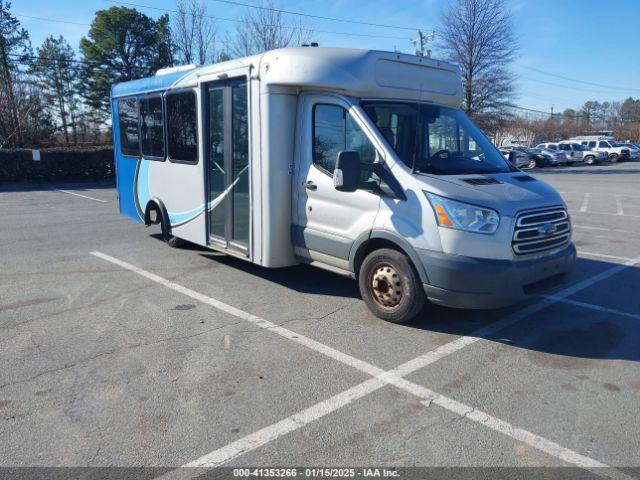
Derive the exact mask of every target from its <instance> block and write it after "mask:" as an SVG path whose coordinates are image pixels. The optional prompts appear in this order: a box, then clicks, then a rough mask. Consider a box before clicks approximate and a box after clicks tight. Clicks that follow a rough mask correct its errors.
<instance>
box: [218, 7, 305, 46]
mask: <svg viewBox="0 0 640 480" xmlns="http://www.w3.org/2000/svg"><path fill="white" fill-rule="evenodd" d="M256 7H257V8H255V9H251V10H248V11H247V12H246V13H245V14H244V16H243V17H242V20H241V21H240V23H239V24H238V26H237V28H236V31H235V35H234V36H233V37H230V38H228V42H227V43H228V53H229V54H230V55H231V56H234V57H246V56H249V55H255V54H257V53H261V52H266V51H267V50H273V49H275V48H284V47H290V46H299V45H302V44H304V43H309V41H310V38H311V32H310V31H309V30H308V29H306V28H305V27H304V26H302V25H301V24H300V23H297V24H291V23H287V22H286V21H285V19H284V18H283V13H282V11H280V10H278V9H277V8H275V7H274V4H273V2H272V1H271V0H269V1H268V2H266V3H264V2H263V3H261V4H259V5H257V6H256Z"/></svg>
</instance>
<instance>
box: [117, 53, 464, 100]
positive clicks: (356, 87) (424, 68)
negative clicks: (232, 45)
mask: <svg viewBox="0 0 640 480" xmlns="http://www.w3.org/2000/svg"><path fill="white" fill-rule="evenodd" d="M242 69H251V70H252V76H254V77H255V76H258V77H259V78H260V81H261V85H262V88H263V89H267V88H269V87H270V86H282V87H295V88H308V89H320V90H329V91H338V92H342V93H345V94H347V95H351V96H355V97H359V98H398V99H411V100H422V101H428V102H433V103H438V104H444V105H450V106H453V107H458V106H459V105H460V103H461V101H462V84H461V77H460V72H459V70H458V67H457V66H455V65H452V64H450V63H447V62H444V61H441V60H436V59H432V58H426V57H417V56H414V55H407V54H404V53H397V52H383V51H376V50H359V49H348V48H330V47H294V48H283V49H278V50H271V51H268V52H265V53H263V54H260V55H255V56H251V57H245V58H239V59H234V60H230V61H228V62H221V63H217V64H213V65H207V66H202V67H197V68H192V69H189V70H186V71H175V70H176V69H169V73H166V74H161V72H159V74H158V75H156V76H154V77H149V78H144V79H140V80H134V81H131V82H125V83H121V84H117V85H114V87H113V89H112V96H113V97H120V96H126V95H134V94H139V93H145V92H151V91H164V90H168V89H172V88H184V87H193V86H196V85H197V84H198V81H199V79H200V78H204V77H211V79H215V78H216V75H217V76H218V77H219V76H221V75H223V74H228V76H229V77H232V76H233V74H232V73H231V72H232V71H234V70H235V71H239V70H242ZM178 70H179V69H178Z"/></svg>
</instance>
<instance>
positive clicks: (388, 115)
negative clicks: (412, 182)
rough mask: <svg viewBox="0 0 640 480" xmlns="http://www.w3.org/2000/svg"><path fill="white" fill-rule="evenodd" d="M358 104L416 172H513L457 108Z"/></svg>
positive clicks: (384, 102) (376, 102)
mask: <svg viewBox="0 0 640 480" xmlns="http://www.w3.org/2000/svg"><path fill="white" fill-rule="evenodd" d="M362 108H363V109H364V111H365V112H366V113H367V115H368V116H369V118H371V121H372V122H373V123H375V124H376V126H377V127H378V130H379V131H380V133H381V134H382V136H384V138H385V139H386V140H387V142H389V144H390V145H391V147H393V149H394V150H395V152H396V153H397V155H398V157H400V159H401V160H402V161H403V162H404V163H405V164H406V165H407V166H408V167H410V168H412V170H413V171H415V172H422V173H430V174H435V175H463V174H482V173H507V172H512V171H515V170H517V169H516V168H515V167H513V166H512V165H510V164H509V163H508V162H507V161H506V159H505V158H504V157H503V156H502V155H501V154H500V152H499V151H498V150H497V149H496V148H495V147H494V146H493V145H492V144H491V142H490V141H489V139H488V138H487V137H486V136H485V135H484V134H483V133H482V132H481V131H480V129H479V128H478V127H477V126H476V125H474V123H473V122H472V121H471V120H469V118H468V117H467V116H466V115H465V114H464V113H463V112H462V111H460V110H456V109H453V108H446V107H438V106H434V105H425V104H419V103H402V102H386V101H369V102H363V103H362Z"/></svg>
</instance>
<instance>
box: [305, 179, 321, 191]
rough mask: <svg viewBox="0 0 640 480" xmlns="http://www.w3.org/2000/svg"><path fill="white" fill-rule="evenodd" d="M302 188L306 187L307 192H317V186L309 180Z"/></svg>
mask: <svg viewBox="0 0 640 480" xmlns="http://www.w3.org/2000/svg"><path fill="white" fill-rule="evenodd" d="M304 186H305V187H307V190H313V191H314V192H315V191H316V190H318V186H317V185H316V184H315V183H314V182H312V181H311V180H309V181H308V182H306V183H305V184H304Z"/></svg>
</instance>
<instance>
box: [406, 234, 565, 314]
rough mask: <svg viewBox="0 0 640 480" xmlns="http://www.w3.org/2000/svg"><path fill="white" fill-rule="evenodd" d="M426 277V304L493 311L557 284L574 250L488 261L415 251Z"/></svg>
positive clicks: (428, 251) (427, 251)
mask: <svg viewBox="0 0 640 480" xmlns="http://www.w3.org/2000/svg"><path fill="white" fill-rule="evenodd" d="M418 255H419V256H420V258H421V260H422V263H423V265H424V268H425V271H426V273H427V277H428V281H429V283H428V284H424V290H425V292H426V294H427V297H428V298H429V301H431V302H432V303H435V304H438V305H444V306H447V307H454V308H468V309H492V308H501V307H506V306H508V305H513V304H514V303H518V302H520V301H522V300H524V299H526V298H527V297H529V296H530V295H532V294H535V293H539V292H540V291H541V290H544V289H545V288H548V287H550V286H553V285H554V284H557V283H559V282H560V281H561V280H562V279H563V277H564V275H565V274H566V273H568V272H569V271H571V269H572V268H573V265H574V263H575V259H576V248H575V247H574V245H573V244H569V245H568V246H567V247H566V248H565V249H563V250H562V251H560V252H557V253H554V254H552V255H550V256H548V257H544V258H538V259H529V260H514V261H511V260H491V259H484V258H472V257H464V256H460V255H448V254H444V253H438V252H433V251H430V250H418Z"/></svg>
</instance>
